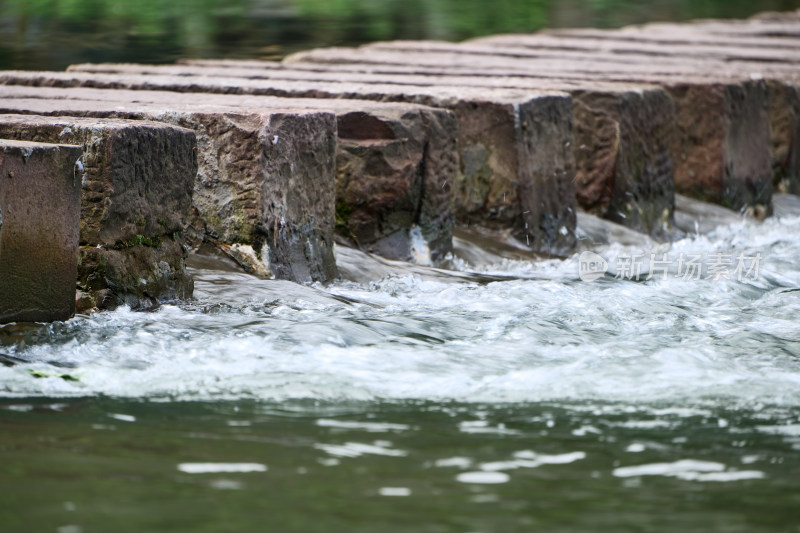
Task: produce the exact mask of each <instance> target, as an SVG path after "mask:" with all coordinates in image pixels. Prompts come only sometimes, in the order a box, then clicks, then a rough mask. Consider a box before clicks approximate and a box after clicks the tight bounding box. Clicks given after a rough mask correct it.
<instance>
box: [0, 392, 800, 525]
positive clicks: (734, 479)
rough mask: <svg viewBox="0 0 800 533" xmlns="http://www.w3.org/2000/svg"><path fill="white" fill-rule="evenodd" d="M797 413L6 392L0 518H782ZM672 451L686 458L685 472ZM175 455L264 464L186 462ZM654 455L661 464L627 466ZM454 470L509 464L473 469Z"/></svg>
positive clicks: (773, 521) (797, 466)
mask: <svg viewBox="0 0 800 533" xmlns="http://www.w3.org/2000/svg"><path fill="white" fill-rule="evenodd" d="M797 416H798V412H797V410H794V412H793V413H792V412H791V410H789V411H783V410H769V409H763V408H762V409H755V410H752V411H746V410H745V411H743V410H741V409H739V410H735V411H726V410H724V409H713V410H706V409H702V408H699V409H693V408H688V407H687V408H664V409H659V408H658V407H652V406H651V407H646V408H644V407H643V408H639V407H636V406H631V405H624V404H592V403H577V404H567V405H564V404H547V403H545V404H539V405H502V404H500V405H498V404H493V405H468V404H466V405H465V404H457V403H452V404H451V403H446V404H431V403H425V402H421V403H407V404H376V403H369V404H359V403H345V404H341V403H340V404H319V403H314V402H305V403H303V402H294V403H292V402H289V403H282V404H280V405H277V404H271V403H258V402H251V401H237V402H222V403H178V404H175V403H148V402H136V401H126V402H121V401H111V400H102V399H93V400H70V401H65V402H59V403H57V404H53V402H52V401H49V402H48V401H43V400H39V401H35V402H30V401H12V400H4V401H2V403H0V428H2V431H3V438H2V440H0V457H2V461H0V494H2V498H0V523H1V524H2V531H3V532H5V533H10V532H17V531H19V532H30V531H60V532H72V533H75V532H79V531H81V532H92V531H114V532H128V531H130V532H141V531H194V532H201V531H202V532H211V531H215V532H234V531H235V532H244V531H298V532H316V531H319V532H329V531H342V532H345V531H348V532H354V531H358V532H361V531H363V532H371V531H385V532H400V531H408V532H412V531H414V532H461V533H466V532H477V531H483V532H516V531H565V532H566V531H609V532H610V531H698V532H700V531H704V532H711V531H714V532H749V533H751V532H759V531H763V532H778V531H787V532H788V531H791V532H796V531H798V530H800V512H799V511H798V510H800V490H798V478H800V454H798V449H800V425H797V421H798V420H797V418H796V417H797ZM792 420H794V422H795V423H794V425H787V422H788V421H792ZM535 457H539V460H538V461H537V460H532V458H535ZM515 458H516V460H517V463H514V460H515ZM676 461H692V464H693V465H694V466H692V467H690V468H688V470H690V471H693V472H694V473H691V472H690V473H689V474H686V472H685V471H684V470H685V469H683V470H682V469H681V467H680V464H677V463H676ZM184 463H255V464H257V465H263V466H264V468H266V470H265V471H252V472H238V473H231V472H217V473H186V472H182V471H181V470H180V469H179V465H181V464H184ZM537 463H541V464H537ZM660 463H672V466H671V467H670V468H668V472H666V473H663V474H662V475H629V474H630V472H628V473H626V471H625V468H626V467H629V466H637V465H653V464H656V465H657V464H660ZM682 471H684V473H683V474H681V472H682ZM465 472H483V473H484V474H485V473H487V472H488V473H489V474H490V478H489V479H491V476H497V475H498V474H499V476H500V478H502V477H503V476H506V479H505V481H503V482H500V483H480V482H470V481H469V477H468V476H467V477H466V478H459V475H462V474H464V473H465ZM698 472H699V473H698ZM704 472H705V473H704ZM687 475H688V476H690V477H691V476H693V475H694V476H699V477H695V478H694V479H688V478H687ZM681 476H683V478H681ZM703 476H705V477H703ZM479 477H480V476H479ZM498 480H499V479H495V481H498Z"/></svg>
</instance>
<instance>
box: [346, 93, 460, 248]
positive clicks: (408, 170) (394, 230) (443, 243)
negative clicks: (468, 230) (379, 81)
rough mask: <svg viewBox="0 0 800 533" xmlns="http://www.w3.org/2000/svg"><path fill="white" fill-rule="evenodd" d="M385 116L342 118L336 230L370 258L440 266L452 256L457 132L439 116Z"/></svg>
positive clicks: (428, 112)
mask: <svg viewBox="0 0 800 533" xmlns="http://www.w3.org/2000/svg"><path fill="white" fill-rule="evenodd" d="M382 115H383V116H376V115H375V114H374V113H365V112H362V111H355V110H354V111H351V112H348V113H341V114H339V115H338V117H337V121H338V135H339V147H338V155H337V165H336V167H337V170H336V173H337V176H336V224H337V229H338V230H339V232H340V233H341V234H343V236H344V237H345V238H347V239H348V240H350V241H351V242H353V243H354V244H356V245H357V246H359V247H360V248H363V249H366V250H368V251H371V252H375V253H378V254H380V255H383V256H385V257H389V258H396V259H403V260H416V261H417V262H420V263H428V262H430V263H433V264H435V263H437V262H439V261H441V260H442V259H444V257H445V256H446V255H447V254H448V253H449V252H450V251H451V250H452V234H453V210H452V188H453V181H454V180H455V178H456V175H457V170H458V153H457V151H456V132H457V131H458V125H457V123H456V120H455V117H454V116H453V115H452V114H451V113H447V112H444V111H442V110H436V109H425V110H422V111H418V110H415V109H406V110H401V111H400V112H398V113H395V114H394V116H393V117H391V120H390V119H389V118H390V117H387V116H386V114H385V113H384V114H382ZM415 232H418V233H419V236H420V237H421V239H422V240H421V241H420V239H416V240H415Z"/></svg>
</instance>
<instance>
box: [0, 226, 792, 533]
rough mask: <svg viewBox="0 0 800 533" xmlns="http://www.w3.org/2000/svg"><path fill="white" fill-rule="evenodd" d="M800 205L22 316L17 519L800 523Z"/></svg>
mask: <svg viewBox="0 0 800 533" xmlns="http://www.w3.org/2000/svg"><path fill="white" fill-rule="evenodd" d="M798 214H799V213H798V211H797V210H794V212H793V213H791V212H789V213H783V214H781V215H780V216H777V217H775V218H772V219H768V220H767V221H765V222H763V223H758V222H753V221H745V220H741V221H740V220H735V221H733V222H732V223H729V224H725V225H722V226H720V227H718V228H716V229H715V230H713V231H711V232H710V233H706V234H702V235H701V234H695V235H689V236H687V237H686V238H684V239H681V240H679V241H677V242H675V243H673V244H672V245H670V246H664V245H660V246H658V247H656V248H655V249H654V250H655V252H657V253H658V254H663V253H666V254H667V255H666V256H663V255H659V256H657V257H660V259H661V262H662V264H667V265H668V267H667V268H666V269H663V270H658V269H657V268H656V266H655V264H653V265H651V266H650V267H649V268H648V267H647V265H645V267H644V268H643V273H642V275H641V276H640V279H639V280H636V279H633V278H632V276H630V275H627V276H626V271H625V268H624V267H623V265H624V264H626V258H630V257H633V256H634V255H635V254H638V253H641V252H644V253H645V254H646V257H647V258H649V253H650V249H649V248H647V249H646V248H643V247H644V246H656V245H655V244H654V243H650V242H649V241H647V239H641V238H640V239H639V240H638V241H637V240H636V239H633V240H632V241H630V242H629V243H628V245H621V244H613V245H605V246H599V247H598V246H595V247H594V248H593V249H594V250H595V251H596V252H597V253H598V254H600V256H601V257H602V258H603V259H605V260H606V261H607V262H608V264H609V272H608V273H606V274H605V275H603V276H601V277H600V278H599V279H597V280H595V281H592V282H586V281H582V280H581V278H580V277H579V270H578V262H579V258H580V256H579V255H578V254H576V255H575V256H573V257H571V258H568V259H566V260H563V261H560V260H545V261H531V260H530V259H529V258H525V257H521V256H520V255H519V254H515V253H514V252H513V249H512V251H509V249H498V250H488V249H485V248H481V247H479V246H477V245H475V244H474V241H473V242H467V241H466V240H464V239H463V238H462V239H460V240H459V241H458V243H459V246H458V249H459V253H458V254H457V257H455V258H454V259H453V261H452V263H453V267H454V270H453V271H446V270H436V269H430V268H424V267H414V266H411V265H402V264H398V263H392V262H387V261H381V260H378V259H375V258H367V257H366V256H363V255H360V254H358V253H356V252H353V251H348V250H339V252H338V253H339V262H340V265H341V266H342V270H343V272H344V273H345V275H346V276H347V277H349V278H351V279H352V280H355V281H341V282H338V283H335V284H333V285H330V286H327V287H324V286H300V285H295V284H292V283H288V282H278V281H262V280H257V279H254V278H252V277H250V276H247V275H245V274H241V273H238V272H235V271H233V270H232V269H229V268H227V267H226V266H225V264H224V263H223V262H221V261H219V260H215V259H209V258H206V259H200V258H196V259H195V260H194V261H193V263H192V265H193V273H194V275H195V277H196V300H195V301H192V302H188V303H185V304H182V305H174V306H164V307H162V308H160V309H159V310H157V311H155V312H132V311H130V310H127V309H119V310H116V311H114V312H104V313H96V314H93V315H91V316H78V317H76V318H74V319H72V320H70V321H68V322H65V323H56V324H52V325H49V326H42V327H38V328H21V327H19V326H15V325H10V326H5V327H3V328H0V332H2V335H0V338H2V339H3V343H4V344H5V347H4V348H3V351H4V356H3V361H4V362H5V364H6V365H7V366H2V367H0V394H2V399H1V400H0V430H2V437H0V457H1V458H2V460H1V461H0V494H2V497H1V498H0V530H2V531H3V532H11V531H53V532H61V533H76V532H92V531H115V532H124V531H137V532H138V531H193V532H199V531H219V532H231V531H236V532H239V531H298V532H306V531H320V532H323V531H325V532H327V531H347V532H350V531H365V532H367V531H389V532H393V531H398V532H399V531H414V532H428V531H430V532H440V531H441V532H461V533H467V532H517V531H548V532H549V531H704V532H705V531H725V532H728V531H731V532H733V531H737V532H738V531H741V532H755V531H765V532H766V531H769V532H774V531H791V532H797V531H800V325H799V324H798V320H797V315H798V312H800V268H798V264H800V216H798ZM582 221H583V225H584V226H587V227H588V226H589V225H590V224H589V222H591V221H590V220H589V219H588V218H586V217H584V218H583V219H582ZM617 231H619V230H617ZM582 235H583V236H584V237H587V234H586V233H585V232H584V233H583V234H582ZM587 238H588V237H587ZM482 249H483V250H484V251H483V253H482V254H481V252H480V250H482ZM693 256H695V257H697V256H699V257H702V262H703V263H704V267H703V269H702V270H701V274H702V275H701V276H699V277H700V278H701V279H685V278H687V277H688V278H691V276H686V275H685V274H686V273H685V272H684V270H685V269H683V268H682V264H681V258H688V257H693ZM720 257H723V258H727V257H731V258H732V259H731V261H732V264H731V268H730V271H729V272H725V273H727V274H728V276H727V278H726V276H725V275H724V274H725V273H723V274H720V273H719V272H720V269H719V268H716V270H715V267H714V263H719V258H720ZM737 257H746V258H756V257H758V258H759V260H758V265H757V267H758V272H755V271H754V269H750V270H749V271H747V272H734V266H735V265H736V258H737ZM645 263H647V261H645ZM750 266H753V265H750ZM648 272H649V275H648ZM715 273H716V274H715ZM647 277H650V278H651V279H649V280H648V279H646V278H647ZM706 277H709V278H711V279H705V278H706ZM714 278H719V279H714Z"/></svg>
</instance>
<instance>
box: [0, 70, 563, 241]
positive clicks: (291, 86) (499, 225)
mask: <svg viewBox="0 0 800 533" xmlns="http://www.w3.org/2000/svg"><path fill="white" fill-rule="evenodd" d="M0 84H16V85H38V86H42V85H46V86H51V87H54V86H55V87H79V86H92V87H108V88H118V89H121V88H131V89H139V90H142V89H163V90H170V91H204V92H217V93H237V94H257V95H264V94H271V95H275V96H284V97H289V96H293V97H303V96H305V97H314V98H333V99H337V98H345V99H347V98H360V99H365V100H377V101H392V102H397V101H400V102H410V103H417V104H422V105H427V106H431V107H437V108H444V109H449V110H450V111H452V112H453V113H454V114H455V116H456V117H457V119H458V128H457V129H458V150H459V154H460V156H461V161H462V172H461V173H460V176H459V179H457V180H455V181H456V182H455V183H454V184H453V185H454V186H455V199H456V214H457V217H458V219H459V220H460V221H461V223H466V224H478V225H481V226H484V227H487V228H490V229H496V230H504V231H511V232H512V233H513V235H514V237H516V238H517V239H518V240H519V241H520V242H521V243H523V244H525V245H528V246H529V247H530V248H531V249H533V250H536V251H541V252H546V253H555V254H562V253H566V252H568V251H570V250H571V249H572V248H573V246H574V243H575V237H574V229H575V205H576V204H575V189H574V175H575V174H574V173H575V170H574V155H573V152H572V149H571V148H570V146H571V141H572V105H571V104H572V103H571V98H570V97H569V96H568V95H567V94H566V93H563V92H561V91H544V90H543V91H529V90H525V91H516V90H506V89H491V88H462V87H414V86H402V87H398V86H397V85H393V84H383V85H382V84H374V85H369V86H365V85H364V84H358V83H336V82H329V83H324V84H323V83H315V84H309V83H305V82H292V81H287V82H282V83H280V84H277V83H275V84H272V83H269V84H265V83H264V82H263V81H260V80H246V79H242V78H232V79H230V80H226V79H221V78H216V77H201V78H197V79H187V78H186V77H182V76H146V77H145V76H133V75H116V74H86V73H78V72H69V73H34V72H5V73H3V74H2V76H0ZM8 90H10V88H7V89H4V91H6V92H4V94H8V92H7V91H8ZM138 98H142V96H141V95H140V96H139V97H138ZM173 98H174V97H173ZM181 98H186V96H183V97H181ZM309 105H311V104H309ZM316 105H320V106H323V107H324V106H328V105H329V104H328V103H327V102H323V103H318V104H316ZM443 186H444V187H445V188H446V187H447V185H446V184H443Z"/></svg>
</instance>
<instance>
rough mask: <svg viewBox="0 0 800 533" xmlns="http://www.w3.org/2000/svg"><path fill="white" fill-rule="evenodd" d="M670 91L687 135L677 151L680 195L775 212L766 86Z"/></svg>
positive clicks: (682, 87)
mask: <svg viewBox="0 0 800 533" xmlns="http://www.w3.org/2000/svg"><path fill="white" fill-rule="evenodd" d="M669 91H670V94H671V96H672V98H673V99H674V101H675V107H676V110H677V113H678V128H679V130H680V131H681V132H683V134H682V135H680V136H679V137H678V138H677V140H676V147H675V156H676V169H675V183H676V188H677V190H678V191H680V192H682V193H684V194H688V195H690V196H693V197H696V198H701V199H705V200H708V201H713V202H715V203H718V204H721V205H723V206H725V207H729V208H731V209H734V210H743V209H746V208H748V207H752V208H754V209H763V210H766V211H767V212H769V211H771V209H772V208H771V201H772V170H771V168H772V161H771V156H770V150H769V144H768V143H767V142H765V140H766V141H768V140H769V139H770V125H769V115H768V109H769V108H768V105H769V100H768V96H767V89H766V84H765V83H763V82H746V83H741V84H732V83H731V84H715V85H710V86H697V85H683V84H673V85H670V86H669Z"/></svg>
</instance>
